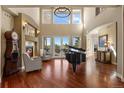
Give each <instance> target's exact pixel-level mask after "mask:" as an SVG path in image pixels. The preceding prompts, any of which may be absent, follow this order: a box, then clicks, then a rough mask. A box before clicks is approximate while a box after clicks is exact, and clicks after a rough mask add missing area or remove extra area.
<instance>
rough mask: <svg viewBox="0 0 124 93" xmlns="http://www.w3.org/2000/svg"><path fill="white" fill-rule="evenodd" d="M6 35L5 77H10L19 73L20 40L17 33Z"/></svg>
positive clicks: (11, 32) (8, 32) (10, 32)
mask: <svg viewBox="0 0 124 93" xmlns="http://www.w3.org/2000/svg"><path fill="white" fill-rule="evenodd" d="M4 35H5V38H6V51H5V66H4V76H8V75H11V74H13V73H15V72H18V71H19V48H18V42H19V39H18V34H17V33H16V32H15V31H7V32H5V34H4Z"/></svg>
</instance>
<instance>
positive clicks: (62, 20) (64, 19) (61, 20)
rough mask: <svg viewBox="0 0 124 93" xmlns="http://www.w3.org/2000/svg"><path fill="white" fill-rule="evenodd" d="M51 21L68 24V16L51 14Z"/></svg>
mask: <svg viewBox="0 0 124 93" xmlns="http://www.w3.org/2000/svg"><path fill="white" fill-rule="evenodd" d="M59 15H60V16H62V15H66V14H64V13H61V14H59ZM53 23H54V24H70V16H68V17H64V18H61V17H58V16H56V15H54V14H53Z"/></svg>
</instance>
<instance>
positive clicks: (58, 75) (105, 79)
mask: <svg viewBox="0 0 124 93" xmlns="http://www.w3.org/2000/svg"><path fill="white" fill-rule="evenodd" d="M1 87H6V88H18V87H20V88H25V87H26V88H27V87H28V88H32V87H33V88H53V87H54V88H58V87H60V88H66V87H69V88H75V87H79V88H84V87H90V88H92V87H93V88H94V87H114V88H116V87H119V88H120V87H124V83H122V82H121V81H120V79H119V78H117V77H116V66H115V65H111V64H102V63H96V62H95V61H94V58H93V57H91V58H88V59H87V62H86V63H81V64H80V65H78V69H77V72H76V73H75V74H74V73H73V71H72V66H71V65H70V64H69V63H68V62H67V61H66V60H65V59H55V60H51V61H47V62H44V63H43V69H42V70H41V71H34V72H30V73H25V72H19V73H17V74H14V75H12V76H9V77H7V78H4V80H3V83H2V84H1Z"/></svg>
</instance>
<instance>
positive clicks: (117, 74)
mask: <svg viewBox="0 0 124 93" xmlns="http://www.w3.org/2000/svg"><path fill="white" fill-rule="evenodd" d="M116 76H117V77H118V78H120V79H121V81H122V82H124V77H123V76H122V75H121V74H119V73H116Z"/></svg>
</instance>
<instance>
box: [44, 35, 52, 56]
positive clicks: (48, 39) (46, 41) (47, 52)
mask: <svg viewBox="0 0 124 93" xmlns="http://www.w3.org/2000/svg"><path fill="white" fill-rule="evenodd" d="M51 52H52V51H51V37H44V54H45V55H51Z"/></svg>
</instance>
